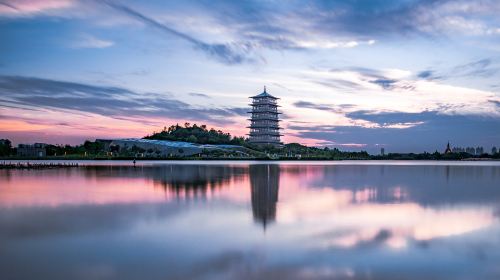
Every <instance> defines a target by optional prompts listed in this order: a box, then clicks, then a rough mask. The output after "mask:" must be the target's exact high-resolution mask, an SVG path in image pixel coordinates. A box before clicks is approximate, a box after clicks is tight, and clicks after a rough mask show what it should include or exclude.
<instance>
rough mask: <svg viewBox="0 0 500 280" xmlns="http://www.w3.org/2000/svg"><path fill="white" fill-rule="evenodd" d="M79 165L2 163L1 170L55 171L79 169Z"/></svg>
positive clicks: (0, 163)
mask: <svg viewBox="0 0 500 280" xmlns="http://www.w3.org/2000/svg"><path fill="white" fill-rule="evenodd" d="M79 166H80V165H79V164H78V163H66V162H64V163H53V162H50V163H46V162H29V161H27V162H15V163H12V162H6V161H4V162H0V169H53V168H72V167H79Z"/></svg>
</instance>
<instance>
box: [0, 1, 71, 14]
mask: <svg viewBox="0 0 500 280" xmlns="http://www.w3.org/2000/svg"><path fill="white" fill-rule="evenodd" d="M73 4H74V1H73V0H7V1H3V2H2V3H0V15H2V14H3V15H12V16H16V15H29V14H35V13H40V12H44V11H46V10H55V9H64V8H68V7H70V6H72V5H73Z"/></svg>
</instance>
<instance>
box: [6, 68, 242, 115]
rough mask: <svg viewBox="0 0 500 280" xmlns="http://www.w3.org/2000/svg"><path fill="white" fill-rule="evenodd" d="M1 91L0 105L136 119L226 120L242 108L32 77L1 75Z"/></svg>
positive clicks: (240, 113) (240, 112) (239, 112)
mask: <svg viewBox="0 0 500 280" xmlns="http://www.w3.org/2000/svg"><path fill="white" fill-rule="evenodd" d="M0 91H1V92H2V96H1V97H0V106H1V107H6V106H13V105H15V106H18V107H19V106H22V107H27V108H36V109H47V110H65V111H68V110H69V111H73V112H77V113H90V114H98V115H102V116H108V117H113V118H116V119H128V120H133V121H136V122H147V121H148V118H172V119H186V120H206V121H209V122H212V123H215V124H228V123H231V122H232V121H231V118H233V117H238V116H239V115H242V109H241V108H197V107H192V106H190V105H189V104H187V103H185V102H183V101H179V100H176V99H173V98H170V97H168V96H165V95H162V94H158V93H145V94H142V93H137V92H134V91H131V90H128V89H124V88H118V87H106V86H95V85H88V84H82V83H74V82H64V81H57V80H49V79H40V78H34V77H19V76H0Z"/></svg>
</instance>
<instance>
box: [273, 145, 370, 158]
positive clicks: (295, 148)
mask: <svg viewBox="0 0 500 280" xmlns="http://www.w3.org/2000/svg"><path fill="white" fill-rule="evenodd" d="M275 149H276V150H274V151H273V152H276V153H277V154H280V155H282V156H284V157H288V158H297V157H299V156H300V158H301V159H326V160H328V159H332V160H335V159H369V158H370V155H369V154H368V153H367V152H366V151H361V152H343V151H340V150H339V149H337V148H333V149H331V148H328V147H324V148H317V147H308V146H305V145H301V144H299V143H289V144H285V145H284V147H283V148H275Z"/></svg>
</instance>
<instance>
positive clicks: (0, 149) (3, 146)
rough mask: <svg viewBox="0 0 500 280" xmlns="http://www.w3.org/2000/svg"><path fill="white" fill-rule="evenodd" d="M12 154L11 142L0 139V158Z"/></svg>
mask: <svg viewBox="0 0 500 280" xmlns="http://www.w3.org/2000/svg"><path fill="white" fill-rule="evenodd" d="M11 154H13V149H12V142H10V140H9V139H0V156H10V155H11Z"/></svg>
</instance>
